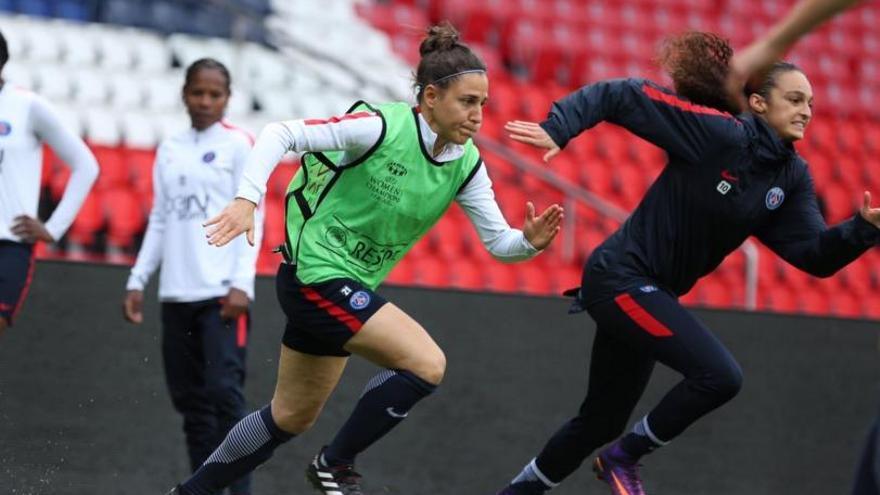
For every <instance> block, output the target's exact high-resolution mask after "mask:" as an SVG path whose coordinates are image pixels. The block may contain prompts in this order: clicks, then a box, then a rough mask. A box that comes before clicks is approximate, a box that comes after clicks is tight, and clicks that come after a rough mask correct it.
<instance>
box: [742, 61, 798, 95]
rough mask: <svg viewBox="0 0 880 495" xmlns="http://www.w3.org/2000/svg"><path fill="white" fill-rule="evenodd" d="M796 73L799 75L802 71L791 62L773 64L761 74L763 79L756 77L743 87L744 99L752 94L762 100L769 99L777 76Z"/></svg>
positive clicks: (777, 78)
mask: <svg viewBox="0 0 880 495" xmlns="http://www.w3.org/2000/svg"><path fill="white" fill-rule="evenodd" d="M792 71H797V72H800V73H801V74H803V73H804V71H803V70H802V69H801V68H800V67H798V66H797V65H795V64H793V63H791V62H785V61H781V60H780V61H778V62H776V63H774V64H773V65H772V66H770V68H769V69H768V70H767V72H765V73H763V74H762V75H763V77H758V78H757V79H755V80H750V81H749V82H748V84H746V87H745V94H746V97H748V96H749V95H752V94H759V95H761V96H763V97H764V98H768V97H770V90H771V89H773V88H775V87H776V81H778V80H779V76H781V75H782V74H785V73H786V72H792Z"/></svg>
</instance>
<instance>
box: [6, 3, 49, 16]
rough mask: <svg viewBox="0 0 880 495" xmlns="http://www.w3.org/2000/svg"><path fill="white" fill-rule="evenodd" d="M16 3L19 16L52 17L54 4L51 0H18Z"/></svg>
mask: <svg viewBox="0 0 880 495" xmlns="http://www.w3.org/2000/svg"><path fill="white" fill-rule="evenodd" d="M14 3H15V10H16V11H17V12H18V13H19V14H24V15H35V16H41V17H49V16H51V15H52V2H50V1H49V0H17V1H15V2H14Z"/></svg>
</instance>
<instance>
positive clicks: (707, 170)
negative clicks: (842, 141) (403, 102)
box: [500, 33, 880, 495]
mask: <svg viewBox="0 0 880 495" xmlns="http://www.w3.org/2000/svg"><path fill="white" fill-rule="evenodd" d="M731 55H732V50H731V48H730V46H729V45H728V44H727V42H726V41H724V40H723V39H721V38H719V37H717V36H715V35H713V34H708V33H688V34H685V35H682V36H680V37H678V38H673V39H671V40H670V41H669V42H668V43H667V44H666V45H665V47H664V49H663V51H662V53H661V60H662V61H663V65H664V67H665V69H666V70H667V71H668V72H669V74H670V75H671V76H672V79H673V81H674V83H675V89H676V92H675V93H673V92H671V91H669V90H667V89H665V88H662V87H660V86H657V85H656V84H654V83H652V82H650V81H645V80H641V79H626V80H612V81H603V82H599V83H596V84H592V85H589V86H586V87H584V88H581V89H580V90H578V91H576V92H575V93H572V94H571V95H569V96H567V97H566V98H564V99H562V100H560V101H558V102H556V103H554V105H553V108H552V111H551V114H550V116H549V117H548V119H547V120H545V121H544V122H542V123H541V124H540V125H538V124H533V123H527V122H511V123H508V125H507V129H508V130H509V131H510V132H511V134H512V136H513V138H514V139H516V140H518V141H521V142H525V143H528V144H531V145H534V146H537V147H540V148H544V149H546V150H548V151H547V153H546V155H545V159H547V160H549V159H550V158H552V157H553V156H555V155H556V154H557V153H559V151H560V149H561V148H562V147H564V146H565V145H566V144H567V143H568V141H569V140H570V139H572V138H573V137H575V136H577V135H578V134H580V133H581V132H583V131H585V130H586V129H589V128H591V127H593V126H594V125H596V124H598V123H599V122H602V121H608V122H613V123H615V124H618V125H621V126H623V127H625V128H627V129H628V130H629V131H630V132H632V133H634V134H636V135H638V136H640V137H642V138H644V139H647V140H649V141H651V142H652V143H654V144H656V145H658V146H660V147H662V148H663V149H665V150H666V152H667V153H668V155H669V163H668V164H667V166H666V168H665V169H664V170H663V172H662V173H661V174H660V176H659V177H658V178H657V181H656V182H655V183H654V184H653V185H652V186H651V188H650V189H649V190H648V192H647V193H646V195H645V197H644V198H643V199H642V202H641V203H640V204H639V206H638V207H637V208H636V210H635V211H634V212H633V214H632V215H631V216H630V218H629V219H627V221H626V222H625V223H624V224H623V225H622V226H621V227H620V229H619V230H618V231H617V232H615V233H614V234H613V235H612V236H611V237H609V238H608V239H607V240H606V241H605V242H604V243H603V244H602V245H600V246H599V247H598V248H596V250H595V251H593V253H592V254H591V256H590V258H589V259H588V261H587V263H586V266H585V268H584V274H583V282H582V287H581V289H580V291H579V294H578V297H577V304H578V305H579V306H580V307H582V308H585V309H586V311H588V312H589V314H590V316H592V318H593V319H594V320H595V321H596V327H597V330H596V336H595V340H594V343H593V350H592V359H591V369H590V381H589V389H588V392H587V396H586V399H585V400H584V402H583V404H582V405H581V408H580V411H579V412H578V414H577V416H575V417H574V418H572V419H571V420H570V421H569V422H568V423H566V424H565V425H563V426H562V427H561V428H560V429H559V431H557V433H556V434H555V435H554V436H553V437H552V438H551V439H550V440H549V442H548V443H547V444H546V446H545V447H544V449H543V450H542V451H541V453H540V454H539V455H538V456H537V457H536V458H535V459H534V460H533V461H532V462H530V463H529V464H528V465H527V466H526V467H525V468H524V469H523V471H522V472H521V473H520V474H519V475H518V476H516V478H514V480H513V481H512V482H511V483H510V484H509V485H508V486H507V487H506V488H504V489H503V490H502V491H501V492H500V493H501V494H503V495H515V494H540V493H544V492H545V491H546V490H548V489H550V488H551V487H553V486H555V485H556V484H558V483H560V482H561V481H562V480H563V479H565V477H567V476H568V475H570V474H571V473H572V472H574V471H575V470H576V469H577V468H578V466H580V464H581V463H582V462H583V460H584V459H585V458H586V457H587V456H588V455H589V454H590V453H591V452H592V451H593V450H595V449H597V448H599V447H601V446H602V445H604V444H606V443H607V442H610V441H612V440H614V439H615V438H616V437H617V436H618V435H620V433H622V432H623V430H624V428H625V426H626V422H627V421H628V418H629V416H630V414H631V413H632V410H633V408H634V407H635V405H636V402H637V401H638V399H639V397H641V395H642V392H643V391H644V388H645V385H646V384H647V383H648V379H649V378H650V376H651V372H652V369H653V367H654V363H655V362H657V361H659V362H661V363H663V364H665V365H667V366H669V367H670V368H672V369H674V370H676V371H678V372H679V373H681V374H682V375H683V377H684V379H683V380H682V381H681V382H680V383H679V384H678V385H677V386H675V387H674V388H673V389H672V390H670V391H669V392H668V393H667V395H666V396H665V397H664V398H663V399H662V400H661V401H660V403H659V404H658V405H657V406H656V407H654V409H653V410H651V412H650V413H648V415H646V416H645V417H644V418H642V419H640V420H639V421H638V422H636V424H635V426H634V427H633V429H632V432H630V433H628V434H626V435H625V436H623V437H622V438H620V439H618V440H617V441H615V442H614V443H612V444H611V445H610V446H608V447H607V448H606V449H604V450H602V451H601V452H600V453H599V455H598V457H597V458H596V459H595V461H594V464H593V466H594V469H595V471H596V473H597V474H598V476H599V478H600V479H601V480H604V481H605V482H607V483H608V484H609V485H610V487H611V492H612V493H613V494H615V495H642V494H644V493H645V492H644V489H643V486H642V482H641V479H640V477H639V475H638V472H637V463H638V461H639V459H640V458H641V457H642V456H644V455H645V454H647V453H649V452H651V451H652V450H654V449H656V448H657V447H660V446H662V445H666V444H667V443H669V442H670V441H671V440H672V439H673V438H675V437H676V436H678V435H679V434H681V433H682V432H683V431H684V430H685V429H686V428H687V427H688V426H690V425H691V424H692V423H693V422H695V421H696V420H697V419H699V418H700V417H702V416H703V415H705V414H707V413H708V412H710V411H712V410H713V409H715V408H717V407H719V406H721V405H722V404H724V403H725V402H727V401H728V400H730V399H732V398H733V397H734V396H735V395H736V394H737V392H738V391H739V389H740V386H741V383H742V372H741V370H740V367H739V365H738V364H737V362H736V361H735V360H734V358H733V356H731V355H730V353H729V352H728V351H727V349H725V347H724V346H723V345H722V344H721V342H719V341H718V340H717V339H716V338H715V336H714V335H712V333H711V331H710V330H709V329H708V328H706V327H705V326H704V325H703V324H702V323H701V322H699V321H698V320H697V319H696V318H694V317H693V316H692V315H691V314H690V313H689V312H688V311H687V310H685V309H684V308H683V307H682V306H681V305H680V304H679V303H678V296H680V295H682V294H685V293H686V292H687V291H688V290H690V288H691V287H692V286H693V285H694V283H695V282H696V281H697V280H698V279H699V278H700V277H702V276H704V275H706V274H708V273H710V272H711V271H712V270H714V269H715V267H717V266H718V264H719V263H721V261H722V260H723V259H724V257H725V256H727V255H728V254H729V253H730V252H731V251H733V250H734V249H736V248H737V247H738V246H739V245H740V244H742V242H743V241H744V240H745V239H746V238H747V237H748V236H750V235H755V236H757V237H758V238H759V239H760V240H761V241H762V242H763V243H764V244H766V245H767V246H769V247H770V248H771V249H772V250H773V251H774V252H776V253H777V254H778V255H780V256H781V257H782V258H783V259H785V260H786V261H788V262H789V263H791V264H792V265H794V266H796V267H798V268H800V269H801V270H804V271H806V272H808V273H810V274H812V275H814V276H817V277H828V276H830V275H832V274H834V273H835V272H836V271H837V270H839V269H840V268H842V267H844V266H846V265H847V264H848V263H850V262H851V261H853V260H855V259H856V258H857V257H858V256H859V255H861V254H862V253H863V252H864V251H866V250H867V249H868V248H870V247H871V246H874V245H875V244H876V243H877V242H878V241H880V228H878V227H880V209H877V208H871V206H870V203H871V195H870V193H868V192H865V193H864V198H863V202H862V207H861V210H860V211H859V212H858V213H856V214H855V215H854V216H853V217H852V218H851V219H850V220H847V221H845V222H843V223H841V224H839V225H836V226H834V227H832V228H828V227H827V226H826V225H825V222H824V221H823V219H822V217H821V215H820V214H819V210H818V207H817V204H816V196H815V192H814V189H813V181H812V178H811V177H810V174H809V172H808V170H807V167H806V164H805V163H804V161H803V159H802V158H801V157H800V156H798V155H797V153H796V152H795V150H794V147H793V143H794V142H795V141H797V140H799V139H802V138H803V136H804V132H805V130H806V127H807V125H808V124H809V122H810V119H811V117H812V105H813V92H812V89H811V87H810V83H809V81H808V80H807V77H806V76H805V75H804V74H803V72H801V71H800V69H798V68H797V67H796V66H794V65H791V64H787V63H778V64H776V65H774V66H773V67H772V69H771V70H770V71H769V72H768V73H767V75H766V78H765V79H764V81H763V83H762V84H761V85H760V86H759V87H756V88H753V89H751V90H750V91H749V98H748V101H749V108H750V110H751V112H750V113H747V114H743V115H739V116H734V115H732V114H731V113H729V110H730V106H729V105H730V103H729V100H728V98H727V95H726V93H725V91H724V81H725V78H726V77H727V73H728V63H729V61H730V57H731Z"/></svg>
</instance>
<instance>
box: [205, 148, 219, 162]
mask: <svg viewBox="0 0 880 495" xmlns="http://www.w3.org/2000/svg"><path fill="white" fill-rule="evenodd" d="M214 158H217V154H216V153H214V152H213V151H209V152H207V153H205V154H204V155H202V161H203V162H205V163H211V162H213V161H214Z"/></svg>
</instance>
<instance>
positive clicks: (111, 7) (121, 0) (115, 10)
mask: <svg viewBox="0 0 880 495" xmlns="http://www.w3.org/2000/svg"><path fill="white" fill-rule="evenodd" d="M102 4H103V5H102V8H101V12H100V14H99V15H98V18H99V19H100V21H101V22H106V23H108V24H121V25H123V26H138V27H146V26H147V25H148V22H147V21H148V15H147V9H146V5H144V4H143V3H142V2H139V1H137V0H106V1H104V2H102Z"/></svg>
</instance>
